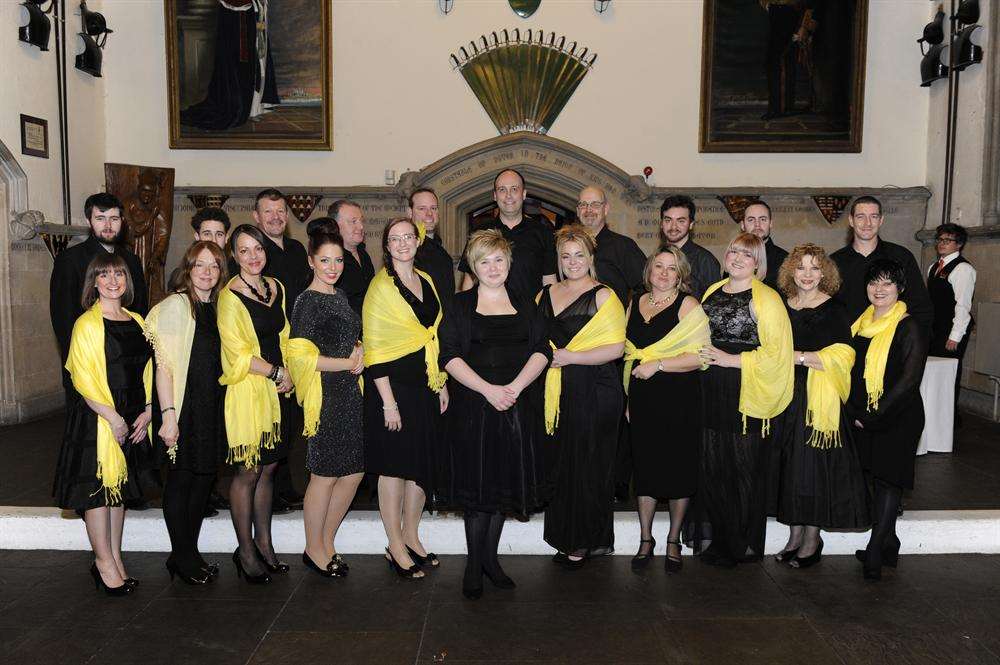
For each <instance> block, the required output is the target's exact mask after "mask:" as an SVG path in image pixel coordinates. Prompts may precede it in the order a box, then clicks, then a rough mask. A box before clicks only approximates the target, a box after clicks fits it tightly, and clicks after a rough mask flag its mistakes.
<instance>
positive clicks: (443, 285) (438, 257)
mask: <svg viewBox="0 0 1000 665" xmlns="http://www.w3.org/2000/svg"><path fill="white" fill-rule="evenodd" d="M406 216H407V217H409V218H410V219H412V220H413V221H414V222H417V223H420V224H423V225H424V230H425V231H426V232H427V235H426V236H424V241H423V242H422V243H420V246H419V247H417V257H416V261H415V264H416V266H417V268H420V269H421V270H423V271H424V272H425V273H427V274H428V275H430V276H431V279H432V280H434V288H435V289H437V292H438V296H439V297H440V298H441V305H442V307H444V308H445V309H447V308H448V307H449V306H450V305H451V299H452V296H454V295H455V263H454V261H452V260H451V254H449V253H448V250H447V249H445V247H444V244H442V242H441V237H440V236H439V235H438V233H437V225H438V198H437V194H436V193H435V192H434V190H433V189H428V188H426V187H421V188H420V189H416V190H414V191H413V193H412V194H410V198H409V205H408V206H407V208H406Z"/></svg>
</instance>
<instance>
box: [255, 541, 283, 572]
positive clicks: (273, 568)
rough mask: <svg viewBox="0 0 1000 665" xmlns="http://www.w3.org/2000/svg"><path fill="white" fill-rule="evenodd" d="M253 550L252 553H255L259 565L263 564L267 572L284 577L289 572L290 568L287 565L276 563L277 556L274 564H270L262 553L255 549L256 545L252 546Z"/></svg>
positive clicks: (257, 548)
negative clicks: (259, 562)
mask: <svg viewBox="0 0 1000 665" xmlns="http://www.w3.org/2000/svg"><path fill="white" fill-rule="evenodd" d="M253 548H254V551H256V552H257V558H258V559H260V561H261V563H263V564H264V567H265V568H267V572H269V573H272V574H274V573H277V574H281V575H284V574H285V573H287V572H288V571H289V570H291V566H289V565H288V564H287V563H282V562H281V561H277V555H275V561H276V563H271V562H270V561H268V560H267V559H265V558H264V553H263V552H261V551H260V548H259V547H257V543H254V544H253Z"/></svg>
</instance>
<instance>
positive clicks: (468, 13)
mask: <svg viewBox="0 0 1000 665" xmlns="http://www.w3.org/2000/svg"><path fill="white" fill-rule="evenodd" d="M332 5H333V22H334V32H333V44H334V46H333V49H334V55H333V57H334V68H333V76H334V143H335V150H334V151H333V152H332V153H331V152H325V153H324V152H319V153H309V152H273V151H266V152H265V151H253V152H216V151H189V150H173V151H172V150H170V149H169V148H168V147H167V143H168V140H167V88H166V67H165V63H164V20H163V3H162V0H104V6H105V13H106V14H107V16H108V18H109V21H110V22H111V23H112V24H114V26H115V27H116V28H120V30H119V32H116V33H115V34H114V35H113V36H112V40H111V45H110V48H109V49H108V51H107V53H106V54H105V71H106V77H107V78H106V82H107V86H108V87H107V89H108V102H109V103H108V105H107V109H106V119H107V158H108V161H116V162H129V163H140V164H149V165H157V166H173V167H175V168H176V169H177V184H178V185H205V186H210V185H234V184H240V185H247V186H249V185H260V186H263V185H267V184H273V183H281V184H295V185H334V184H339V185H374V184H381V183H382V179H383V172H384V170H385V169H387V168H391V169H395V170H396V171H397V173H400V172H402V171H404V170H407V169H414V170H415V169H418V168H420V167H422V166H425V165H427V164H429V163H431V162H433V161H435V160H437V159H439V158H441V157H443V156H445V155H447V154H449V153H451V152H453V151H454V150H457V149H459V148H462V147H465V146H467V145H470V144H472V143H475V142H477V141H480V140H482V139H485V138H488V137H490V136H494V135H496V129H495V128H494V127H493V125H492V123H491V122H490V121H489V118H488V117H487V115H486V113H485V112H484V111H483V110H482V109H481V107H480V106H479V103H478V102H477V101H476V99H475V97H474V96H473V94H472V92H471V91H470V90H469V89H468V87H467V85H466V84H465V82H464V80H463V79H462V78H461V76H460V75H459V74H458V73H457V72H453V71H451V69H450V67H449V63H448V55H449V54H450V53H451V52H452V51H455V50H457V48H458V47H459V46H461V45H463V44H465V43H467V42H468V41H469V40H471V39H474V38H476V37H477V36H479V35H480V34H482V33H484V32H488V31H491V30H495V29H499V28H503V27H515V26H519V27H522V28H529V27H530V28H544V29H546V30H555V31H556V32H557V33H562V34H565V35H567V37H568V38H569V39H572V40H577V41H579V43H580V44H581V45H584V46H588V47H590V48H591V50H592V51H596V52H597V53H598V54H599V59H598V62H597V65H596V67H595V69H594V70H593V71H592V72H591V73H590V74H589V75H588V76H587V78H586V79H585V80H584V82H583V83H582V85H581V86H580V88H579V89H578V90H577V92H576V94H575V96H574V98H573V99H572V101H571V102H570V104H569V105H568V107H567V108H566V109H565V110H564V111H563V113H562V115H561V116H560V118H559V119H558V120H557V121H556V123H555V126H554V127H553V128H552V132H551V134H552V135H553V136H555V137H557V138H561V139H564V140H567V141H570V142H572V143H575V144H577V145H579V146H581V147H583V148H586V149H588V150H590V151H592V152H594V153H596V154H598V155H600V156H602V157H604V158H606V159H608V160H610V161H611V162H613V163H615V164H616V165H618V166H620V167H621V168H623V169H625V170H626V171H628V172H630V173H640V172H641V171H642V169H643V167H644V166H646V165H647V164H648V165H651V166H653V168H654V169H655V175H654V179H655V182H656V184H658V185H666V186H674V185H676V186H698V185H702V186H719V187H724V186H743V185H772V186H783V187H786V186H824V185H827V186H883V185H899V186H909V185H922V184H924V182H925V177H926V163H927V155H928V149H927V136H928V133H927V113H928V93H927V91H926V90H924V89H921V88H919V87H918V84H919V76H918V73H917V68H918V65H919V53H918V52H917V47H916V45H915V44H914V40H915V39H916V37H917V36H919V34H920V30H921V29H922V27H923V24H924V23H925V22H926V20H927V11H928V9H927V5H928V3H927V1H926V0H871V2H870V14H869V27H868V34H869V40H868V60H867V65H868V67H867V70H868V72H867V90H866V93H865V123H864V151H863V152H862V153H861V154H842V155H787V154H777V155H719V154H716V155H702V154H699V153H698V112H699V111H698V109H699V99H700V97H699V90H700V86H701V79H700V71H701V40H702V7H703V2H702V0H657V1H654V0H614V2H612V4H611V9H610V10H609V11H608V12H607V13H606V14H605V15H603V16H599V15H597V14H596V13H595V12H594V10H593V8H592V7H593V3H592V2H591V1H590V0H574V1H570V0H543V2H542V4H541V8H540V9H539V10H538V11H537V12H536V13H535V15H534V16H532V17H531V19H529V20H527V21H525V20H522V19H520V18H518V17H517V16H515V15H514V14H513V12H511V10H510V8H509V7H508V5H507V2H506V1H505V0H458V1H457V2H455V8H454V11H453V12H452V13H451V14H449V15H447V16H445V15H443V14H441V13H440V12H439V10H438V8H437V1H436V0H333V2H332ZM736 46H737V47H738V45H736ZM911 55H912V57H909V56H911Z"/></svg>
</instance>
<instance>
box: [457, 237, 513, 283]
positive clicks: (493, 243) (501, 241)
mask: <svg viewBox="0 0 1000 665" xmlns="http://www.w3.org/2000/svg"><path fill="white" fill-rule="evenodd" d="M494 252H500V253H501V254H503V255H504V258H506V259H507V267H508V268H510V265H511V263H512V262H513V248H512V245H511V243H510V241H509V240H507V239H506V238H504V237H503V234H502V233H500V231H499V229H483V230H482V231H476V232H475V233H473V234H472V235H471V236H469V244H468V245H467V246H466V248H465V260H466V261H467V262H468V264H469V267H470V268H472V271H473V275H475V271H476V264H477V263H479V261H480V259H482V258H483V257H484V256H489V255H490V254H493V253H494Z"/></svg>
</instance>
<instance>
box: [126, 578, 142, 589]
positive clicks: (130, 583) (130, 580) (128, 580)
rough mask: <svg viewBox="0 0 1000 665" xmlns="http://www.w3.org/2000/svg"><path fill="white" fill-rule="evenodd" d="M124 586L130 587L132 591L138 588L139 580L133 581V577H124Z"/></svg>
mask: <svg viewBox="0 0 1000 665" xmlns="http://www.w3.org/2000/svg"><path fill="white" fill-rule="evenodd" d="M125 584H127V585H128V586H130V587H132V588H133V589H134V588H136V587H137V586H139V580H137V579H135V578H134V577H126V578H125Z"/></svg>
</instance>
